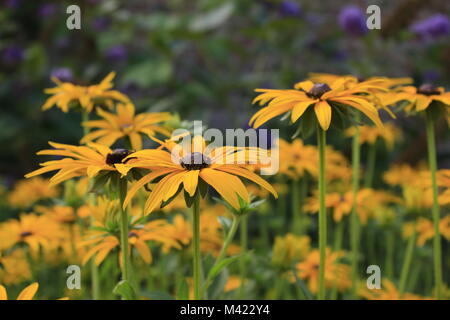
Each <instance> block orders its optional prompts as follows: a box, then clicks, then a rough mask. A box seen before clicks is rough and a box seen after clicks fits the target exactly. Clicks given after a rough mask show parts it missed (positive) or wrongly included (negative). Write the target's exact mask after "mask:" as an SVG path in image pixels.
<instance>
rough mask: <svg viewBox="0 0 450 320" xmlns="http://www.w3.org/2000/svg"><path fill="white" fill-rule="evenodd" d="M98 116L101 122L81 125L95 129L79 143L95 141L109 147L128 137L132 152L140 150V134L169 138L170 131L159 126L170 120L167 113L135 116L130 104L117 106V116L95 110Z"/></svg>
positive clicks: (99, 109)
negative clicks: (159, 135) (160, 135)
mask: <svg viewBox="0 0 450 320" xmlns="http://www.w3.org/2000/svg"><path fill="white" fill-rule="evenodd" d="M97 113H98V115H99V116H100V117H101V118H102V120H92V121H87V122H84V123H83V126H85V127H87V128H90V129H92V128H96V129H98V130H94V131H92V132H90V133H88V134H87V135H85V136H84V137H83V139H82V140H81V143H86V142H91V141H97V143H99V144H102V145H105V146H108V147H109V146H111V145H112V144H114V142H116V141H117V140H118V139H120V138H123V137H128V139H129V140H130V142H131V147H132V148H133V149H134V150H141V149H142V138H141V135H140V134H145V135H147V136H149V137H153V136H155V135H156V134H157V133H160V134H163V135H165V136H167V137H168V136H170V131H169V130H168V129H167V128H165V127H163V126H161V125H159V123H161V122H163V121H166V120H169V119H170V118H171V115H170V113H168V112H159V113H141V114H138V115H135V108H134V105H133V104H132V103H127V104H118V105H117V114H113V113H110V112H107V111H104V110H102V109H101V108H97Z"/></svg>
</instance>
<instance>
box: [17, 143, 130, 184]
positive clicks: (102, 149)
mask: <svg viewBox="0 0 450 320" xmlns="http://www.w3.org/2000/svg"><path fill="white" fill-rule="evenodd" d="M49 144H50V145H51V146H52V147H54V148H55V149H49V150H42V151H39V152H38V153H37V154H38V155H49V156H62V157H65V158H63V159H60V160H52V161H47V162H44V163H41V166H42V168H40V169H38V170H35V171H33V172H30V173H28V174H26V175H25V177H26V178H31V177H34V176H37V175H40V174H43V173H46V172H50V171H55V170H59V171H58V172H57V173H56V174H55V175H54V176H53V177H52V178H51V179H50V183H51V185H55V184H58V183H61V182H63V181H66V180H69V179H72V178H75V177H81V176H88V177H89V178H94V177H95V176H96V175H97V174H98V173H99V172H101V171H106V172H117V171H121V169H122V167H121V165H122V160H123V159H124V158H125V157H126V156H128V155H129V154H130V153H131V152H130V151H128V150H125V149H115V150H111V149H110V148H108V147H106V146H102V145H100V144H96V143H90V144H89V145H88V146H72V145H68V144H61V143H55V142H49Z"/></svg>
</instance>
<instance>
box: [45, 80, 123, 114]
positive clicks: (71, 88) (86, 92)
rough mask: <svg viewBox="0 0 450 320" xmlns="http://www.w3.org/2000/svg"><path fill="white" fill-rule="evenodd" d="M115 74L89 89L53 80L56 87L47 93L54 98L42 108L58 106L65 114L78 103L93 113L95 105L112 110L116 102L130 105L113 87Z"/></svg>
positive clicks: (46, 90)
mask: <svg viewBox="0 0 450 320" xmlns="http://www.w3.org/2000/svg"><path fill="white" fill-rule="evenodd" d="M114 76H115V73H114V72H111V73H110V74H108V75H107V76H106V77H105V78H104V79H103V80H102V81H101V82H100V83H99V84H96V85H91V86H87V87H83V86H78V85H75V84H73V83H70V82H62V81H60V80H59V79H57V78H52V81H53V82H54V83H56V87H54V88H49V89H45V93H47V94H51V95H52V96H51V97H50V98H48V99H47V101H46V102H45V103H44V105H43V106H42V110H47V109H50V108H51V107H53V106H54V105H56V106H57V107H58V108H60V109H61V110H62V111H63V112H68V111H69V108H70V107H71V103H74V102H76V103H78V104H79V105H80V106H81V108H82V109H85V110H86V111H87V112H91V111H92V109H93V108H94V106H95V105H100V103H102V104H103V105H106V106H107V107H109V108H111V107H112V106H113V102H114V101H119V102H123V103H128V102H129V99H128V97H127V96H125V95H124V94H122V93H120V92H119V91H116V90H111V88H112V87H113V84H112V79H113V78H114Z"/></svg>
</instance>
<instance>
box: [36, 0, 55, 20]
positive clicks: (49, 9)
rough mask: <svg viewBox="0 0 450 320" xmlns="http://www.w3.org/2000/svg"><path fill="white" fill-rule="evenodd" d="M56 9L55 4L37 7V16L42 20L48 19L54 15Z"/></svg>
mask: <svg viewBox="0 0 450 320" xmlns="http://www.w3.org/2000/svg"><path fill="white" fill-rule="evenodd" d="M56 9H57V8H56V4H54V3H44V4H42V5H41V6H40V7H39V9H38V14H39V16H41V17H43V18H46V17H50V16H52V15H54V14H55V13H56Z"/></svg>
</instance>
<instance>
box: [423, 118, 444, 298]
mask: <svg viewBox="0 0 450 320" xmlns="http://www.w3.org/2000/svg"><path fill="white" fill-rule="evenodd" d="M426 127H427V143H428V162H429V166H430V172H431V186H432V189H433V208H432V214H433V227H434V238H433V257H434V280H435V283H436V293H437V294H436V295H437V298H438V299H442V251H441V238H440V232H439V221H440V216H441V215H440V210H439V203H438V187H437V182H436V171H437V161H436V141H435V136H434V122H433V118H432V115H431V111H430V110H427V111H426Z"/></svg>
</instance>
